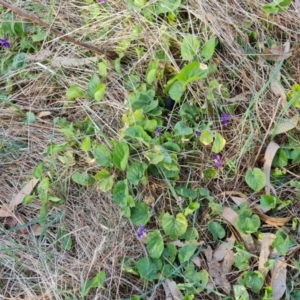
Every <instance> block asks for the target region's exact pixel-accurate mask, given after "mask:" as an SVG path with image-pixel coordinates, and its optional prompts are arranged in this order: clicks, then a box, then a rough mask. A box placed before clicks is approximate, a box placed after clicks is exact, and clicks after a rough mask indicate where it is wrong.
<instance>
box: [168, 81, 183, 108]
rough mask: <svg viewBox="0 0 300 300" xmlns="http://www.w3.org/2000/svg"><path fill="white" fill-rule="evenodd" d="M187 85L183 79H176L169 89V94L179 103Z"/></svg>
mask: <svg viewBox="0 0 300 300" xmlns="http://www.w3.org/2000/svg"><path fill="white" fill-rule="evenodd" d="M185 87H186V86H185V84H184V82H183V81H180V80H176V81H175V82H174V83H173V84H172V85H171V87H170V89H169V92H168V93H169V96H170V97H171V98H172V99H173V100H174V101H176V102H177V103H178V102H179V101H180V99H181V97H182V95H183V94H184V92H185Z"/></svg>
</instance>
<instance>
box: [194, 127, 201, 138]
mask: <svg viewBox="0 0 300 300" xmlns="http://www.w3.org/2000/svg"><path fill="white" fill-rule="evenodd" d="M200 134H201V130H199V129H196V131H195V136H196V138H199V136H200Z"/></svg>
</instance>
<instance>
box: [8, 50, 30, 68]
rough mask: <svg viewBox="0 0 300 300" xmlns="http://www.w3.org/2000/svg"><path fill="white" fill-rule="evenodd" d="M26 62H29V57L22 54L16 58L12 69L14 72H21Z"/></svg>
mask: <svg viewBox="0 0 300 300" xmlns="http://www.w3.org/2000/svg"><path fill="white" fill-rule="evenodd" d="M26 62H27V55H26V53H22V52H21V53H19V54H17V55H16V56H15V57H14V59H13V63H12V68H13V69H14V70H20V69H22V68H23V67H24V66H25V64H26Z"/></svg>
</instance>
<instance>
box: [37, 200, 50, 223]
mask: <svg viewBox="0 0 300 300" xmlns="http://www.w3.org/2000/svg"><path fill="white" fill-rule="evenodd" d="M48 211H49V206H48V203H47V202H46V203H43V205H42V207H41V209H40V212H39V220H40V221H39V222H40V224H41V225H42V226H46V223H47V220H43V219H45V218H46V217H47V214H48Z"/></svg>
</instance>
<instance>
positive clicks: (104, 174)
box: [95, 170, 114, 192]
mask: <svg viewBox="0 0 300 300" xmlns="http://www.w3.org/2000/svg"><path fill="white" fill-rule="evenodd" d="M95 179H96V180H97V181H98V186H99V187H100V189H101V191H103V192H108V191H110V190H111V189H112V187H113V185H114V177H113V176H111V175H110V173H109V172H108V171H107V170H101V171H99V172H98V173H97V174H96V175H95Z"/></svg>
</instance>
